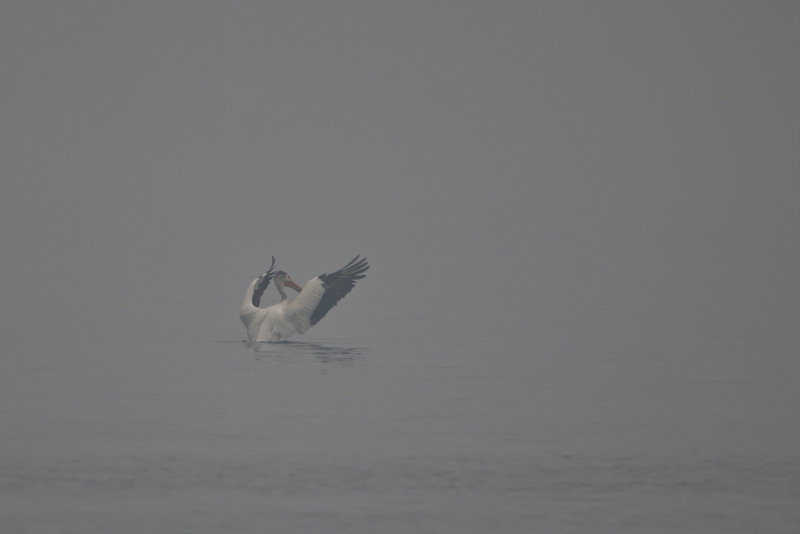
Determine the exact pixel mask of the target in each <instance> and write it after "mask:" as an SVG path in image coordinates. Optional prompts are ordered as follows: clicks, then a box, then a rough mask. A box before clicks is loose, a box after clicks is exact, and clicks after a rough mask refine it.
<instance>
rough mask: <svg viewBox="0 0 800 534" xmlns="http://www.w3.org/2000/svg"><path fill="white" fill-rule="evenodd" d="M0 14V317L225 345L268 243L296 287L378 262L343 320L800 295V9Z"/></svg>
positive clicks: (181, 6) (619, 6) (292, 7)
mask: <svg viewBox="0 0 800 534" xmlns="http://www.w3.org/2000/svg"><path fill="white" fill-rule="evenodd" d="M1 15H2V16H1V17H0V20H2V22H0V24H2V32H0V34H1V35H0V49H1V50H2V52H1V54H2V69H3V81H2V103H3V107H2V109H3V111H2V123H3V128H2V143H1V145H2V173H3V177H2V195H1V196H0V202H1V203H2V206H0V214H1V215H0V216H2V225H0V236H1V238H2V243H3V249H4V253H3V255H2V270H3V276H2V292H3V294H2V298H3V302H4V303H5V304H4V306H3V307H2V311H3V325H4V330H5V335H15V334H16V333H19V332H20V330H19V329H27V328H30V327H31V326H32V325H33V324H34V323H35V324H38V325H39V326H37V330H36V331H37V332H41V330H38V328H39V327H43V328H46V330H47V331H48V332H49V334H48V335H49V336H50V337H53V335H54V333H57V334H58V335H62V334H64V333H65V330H66V331H72V332H75V331H77V330H79V331H80V332H81V334H82V335H91V333H92V332H94V331H96V330H97V329H99V328H102V329H104V330H112V331H113V332H114V333H115V334H116V335H126V336H152V335H160V334H165V332H163V331H162V330H163V327H162V326H161V325H163V324H164V323H165V320H166V319H169V321H168V325H169V326H168V329H169V330H170V332H169V334H170V335H180V336H189V335H206V336H210V337H213V338H231V337H234V338H235V337H237V336H241V335H242V328H241V325H240V324H239V322H238V317H237V314H236V312H237V308H238V303H239V300H240V294H241V293H242V292H243V290H244V286H245V285H246V284H247V282H248V281H249V280H251V279H252V278H254V277H255V276H256V275H258V274H260V273H261V272H263V271H264V270H265V269H266V267H267V266H268V261H269V257H270V256H271V255H273V254H274V255H276V256H277V258H278V264H279V266H280V267H281V268H284V269H287V270H288V271H289V272H290V273H291V274H292V275H293V277H294V278H295V279H297V280H307V279H308V278H310V277H312V276H315V275H317V274H320V273H321V272H325V271H330V270H335V269H337V268H339V267H340V266H341V265H343V264H344V263H345V262H346V261H347V260H349V259H350V258H351V257H352V256H353V255H355V254H357V253H358V254H362V255H366V256H367V257H368V258H369V259H370V261H371V262H372V264H373V270H372V272H371V273H370V279H369V281H368V282H367V284H365V287H363V288H361V287H359V291H356V292H354V293H353V295H351V296H350V297H348V301H347V302H345V303H344V304H343V305H342V306H340V308H341V309H337V313H336V314H331V316H330V318H329V319H326V321H325V322H324V323H322V324H321V325H320V326H319V329H331V330H330V331H333V330H334V329H336V328H337V327H341V326H343V325H346V324H347V323H348V322H349V321H352V320H353V318H355V317H358V319H359V320H360V321H370V320H379V319H381V320H382V319H384V318H385V317H389V316H391V314H392V313H399V309H402V310H403V311H404V312H411V311H413V312H414V313H422V314H425V313H431V314H437V315H442V314H446V313H447V310H443V309H434V308H435V306H433V304H432V302H435V299H436V298H437V297H438V296H439V295H447V294H448V293H464V294H467V295H468V294H469V293H470V292H475V291H477V292H478V294H479V295H484V294H486V295H488V296H487V298H489V300H491V302H488V303H486V305H490V306H491V305H499V303H500V302H502V301H504V300H512V301H515V302H523V303H525V305H526V306H530V307H541V308H549V309H550V310H553V311H554V312H555V311H558V312H560V313H563V312H564V310H568V309H570V308H571V307H573V308H574V307H575V306H579V307H591V306H592V305H593V302H596V301H603V302H604V303H605V305H613V306H617V307H618V309H619V310H624V311H631V310H636V313H634V314H633V315H634V316H636V315H639V314H644V315H648V314H652V313H662V312H664V310H668V309H670V308H674V307H689V308H695V309H696V308H710V309H725V310H728V311H730V312H732V313H735V308H737V307H738V308H741V307H745V308H748V309H751V310H752V309H756V308H757V309H759V310H760V312H759V313H758V314H748V315H747V319H746V320H747V321H750V320H752V319H756V320H757V319H758V318H759V316H760V315H761V314H762V313H763V314H768V313H771V312H773V311H776V310H779V311H780V310H784V311H785V310H786V309H787V306H789V307H791V309H792V310H793V311H796V310H797V308H796V302H797V301H798V288H799V287H800V284H798V283H797V275H796V273H797V272H800V246H798V228H799V227H800V215H799V214H798V213H799V212H798V209H797V200H798V190H799V189H800V185H798V174H799V173H798V170H799V169H800V164H799V163H800V156H798V154H800V151H799V150H798V146H799V144H798V141H800V133H799V128H800V107H799V106H798V102H797V95H798V94H800V67H798V45H799V44H800V43H799V42H798V41H800V38H799V37H798V23H799V21H800V8H798V6H797V4H796V3H795V2H768V3H761V2H698V3H691V4H688V3H674V2H645V3H643V2H579V3H564V2H536V3H530V4H528V3H517V2H498V3H495V2H492V3H486V2H474V3H473V2H466V3H461V2H439V3H436V2H434V3H430V2H395V3H389V2H377V3H375V2H364V3H361V2H336V3H325V2H320V3H317V2H268V3H263V2H237V3H234V4H231V5H228V4H225V5H223V4H220V3H216V2H169V3H139V2H127V3H121V2H110V3H109V2H69V3H58V2H4V3H3V6H2V13H1ZM385 288H391V289H392V290H395V289H398V288H402V290H403V295H404V297H405V298H404V299H403V300H402V301H396V300H395V301H391V302H387V301H385V300H383V299H382V297H381V291H383V289H385ZM273 298H274V297H273ZM493 299H494V300H493ZM468 302H469V300H467V301H466V303H468ZM367 306H369V307H371V312H370V313H368V314H364V313H363V312H362V313H358V312H357V310H358V308H359V307H360V308H362V309H363V308H365V307H367ZM351 312H353V314H354V315H352V316H351V315H350V313H351ZM519 321H520V322H519V325H520V326H522V325H525V324H526V322H525V317H524V316H523V317H519ZM45 325H46V326H45ZM176 333H177V334H176ZM30 337H37V338H38V337H41V334H36V333H34V332H33V331H31V332H30Z"/></svg>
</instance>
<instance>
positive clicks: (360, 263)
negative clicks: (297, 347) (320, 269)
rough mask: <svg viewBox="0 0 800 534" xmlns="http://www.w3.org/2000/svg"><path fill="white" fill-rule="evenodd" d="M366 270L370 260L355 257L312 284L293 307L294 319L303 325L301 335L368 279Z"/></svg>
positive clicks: (309, 282) (309, 283) (312, 280)
mask: <svg viewBox="0 0 800 534" xmlns="http://www.w3.org/2000/svg"><path fill="white" fill-rule="evenodd" d="M367 269H369V263H367V258H361V257H360V256H356V257H355V258H353V259H352V260H350V262H349V263H348V264H347V265H345V266H344V267H342V268H341V269H339V270H338V271H334V272H332V273H330V274H328V273H324V274H321V275H319V276H317V277H316V278H312V279H311V280H309V281H308V283H306V285H305V286H303V290H302V291H301V292H300V294H299V295H297V298H296V299H294V301H293V302H292V304H291V308H292V314H293V316H294V318H295V319H296V320H298V321H299V322H301V323H303V325H302V326H303V328H302V329H301V331H305V330H307V329H308V328H310V327H311V326H313V325H315V324H317V323H318V322H319V321H320V319H322V318H323V317H325V315H326V314H327V313H328V312H329V311H330V309H331V308H333V307H334V306H336V304H338V302H339V301H340V300H342V298H343V297H344V296H345V295H347V294H348V293H350V291H351V290H352V289H353V286H355V285H356V282H357V281H358V280H361V279H362V278H364V277H365V276H366V275H365V274H364V273H365V272H367Z"/></svg>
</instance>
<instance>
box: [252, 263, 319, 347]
mask: <svg viewBox="0 0 800 534" xmlns="http://www.w3.org/2000/svg"><path fill="white" fill-rule="evenodd" d="M256 283H258V278H256V279H255V280H253V281H252V282H250V285H249V286H247V291H245V294H244V298H243V299H242V306H241V308H240V309H239V318H241V320H242V322H243V323H244V326H245V327H246V328H247V340H248V341H249V342H250V343H258V342H264V341H284V340H286V339H288V338H289V337H290V336H292V335H294V334H304V333H305V332H306V331H307V330H308V329H309V328H311V314H312V313H313V311H314V310H315V309H316V307H317V304H319V301H320V299H321V298H322V296H323V294H324V293H325V286H324V285H323V283H322V280H320V279H319V277H315V278H312V279H311V280H309V281H308V282H307V283H306V285H305V286H303V290H302V291H301V292H300V294H298V295H297V298H295V299H294V300H293V301H289V299H288V298H286V297H284V298H282V299H281V301H280V302H279V303H278V304H275V305H273V306H269V307H268V308H259V307H256V306H253V291H254V289H255V286H256Z"/></svg>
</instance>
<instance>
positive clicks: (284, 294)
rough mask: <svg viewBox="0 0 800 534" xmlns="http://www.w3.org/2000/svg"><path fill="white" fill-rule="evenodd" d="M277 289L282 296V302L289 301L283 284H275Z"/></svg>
mask: <svg viewBox="0 0 800 534" xmlns="http://www.w3.org/2000/svg"><path fill="white" fill-rule="evenodd" d="M275 289H277V290H278V293H280V294H281V302H283V301H284V300H287V299H288V298H289V297H287V296H286V290H285V289H283V284H281V283H279V282H275Z"/></svg>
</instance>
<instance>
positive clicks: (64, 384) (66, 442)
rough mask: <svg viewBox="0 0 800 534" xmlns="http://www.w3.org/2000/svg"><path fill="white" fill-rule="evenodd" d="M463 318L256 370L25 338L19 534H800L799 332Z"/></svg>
mask: <svg viewBox="0 0 800 534" xmlns="http://www.w3.org/2000/svg"><path fill="white" fill-rule="evenodd" d="M459 304H465V303H459V302H454V303H453V306H451V307H449V308H448V309H447V310H446V311H440V312H434V311H430V310H429V311H425V310H423V311H422V312H421V313H420V314H419V315H415V314H413V313H406V314H401V313H398V312H394V313H393V314H392V313H385V314H382V313H381V312H380V310H359V309H355V308H354V309H350V310H349V311H348V312H346V313H342V321H341V322H340V323H334V325H333V326H336V327H337V328H333V329H329V330H321V331H322V333H323V334H325V333H330V332H331V331H342V332H346V334H347V337H333V336H330V335H322V336H319V337H317V336H315V335H314V331H313V330H312V332H310V334H311V335H307V336H305V337H301V338H298V339H297V341H295V342H290V343H283V344H264V345H260V346H257V347H253V348H250V347H247V346H245V345H244V344H243V343H242V342H241V341H240V338H239V337H238V336H241V335H242V333H241V332H239V331H238V330H234V329H230V330H227V329H221V330H220V335H216V332H211V333H208V332H205V333H198V335H188V334H187V335H183V334H182V333H181V332H178V333H177V334H174V333H173V334H165V333H163V332H162V333H157V334H154V335H143V336H138V337H137V336H118V335H112V334H108V335H98V334H95V335H88V333H86V332H80V331H76V332H72V333H69V332H66V331H65V332H64V334H63V335H62V337H60V338H58V339H53V340H49V341H47V342H43V341H41V340H37V339H36V336H35V335H34V332H32V331H30V332H27V334H28V335H29V336H30V337H29V339H16V340H15V341H14V344H7V346H6V348H5V351H4V352H5V355H4V357H3V359H2V375H1V376H2V378H1V380H2V388H1V389H0V410H2V411H0V416H2V426H0V435H1V436H2V444H3V445H2V451H0V495H1V496H2V498H0V513H1V514H2V515H1V516H0V517H1V518H2V525H3V528H2V530H3V531H4V532H17V533H24V532H36V533H56V532H59V533H61V532H80V533H82V534H86V533H107V532H130V533H133V532H204V533H218V532H241V533H248V532H252V533H256V532H258V533H262V532H281V533H292V532H297V533H305V532H396V533H401V532H403V533H405V532H459V533H465V532H470V533H483V532H497V533H523V532H526V533H527V532H548V533H549V532H595V533H596V532H607V533H621V532H631V533H634V532H635V533H641V532H674V533H678V532H704V533H715V532H719V533H726V534H730V533H732V532H741V533H752V532H761V533H767V532H769V533H787V534H789V533H794V532H796V531H797V525H798V524H800V510H799V509H798V507H797V502H799V501H798V499H800V472H799V471H798V467H799V466H800V453H798V451H800V431H799V430H798V424H797V406H798V401H800V394H798V393H797V391H798V390H797V387H796V378H797V376H798V371H800V363H799V362H798V354H797V353H796V350H795V349H796V348H797V333H796V332H797V328H796V327H797V320H798V318H797V316H796V315H794V314H792V313H788V312H786V311H785V310H784V311H783V312H781V311H779V310H778V311H776V310H772V312H769V311H767V312H764V313H756V311H755V310H739V311H738V312H736V313H732V312H730V311H727V310H721V309H716V310H715V309H706V310H693V311H692V310H675V309H673V311H671V312H663V311H662V312H661V313H658V314H652V315H651V316H649V317H646V318H643V317H642V314H641V313H638V311H636V312H632V311H630V310H616V311H614V310H612V309H609V308H608V307H606V308H603V307H597V308H583V309H571V310H568V309H565V310H564V311H563V312H558V311H554V310H544V309H541V310H539V311H538V312H537V311H535V310H534V311H531V310H527V312H526V313H523V311H524V308H523V306H522V303H520V304H519V305H514V304H513V302H512V303H511V304H510V305H508V306H502V305H500V303H498V302H495V303H492V302H490V301H487V303H486V304H485V306H483V307H482V308H481V309H480V310H477V311H475V310H471V309H470V308H469V307H467V306H466V305H459ZM487 309H488V310H491V311H492V313H488V314H487V313H485V312H486V310H487ZM362 311H367V312H369V318H368V319H367V320H365V321H352V320H351V319H350V318H351V317H358V313H359V312H362ZM337 313H338V310H337ZM348 313H349V314H350V315H349V316H348V315H347V314H348ZM333 315H335V314H332V316H333ZM330 320H331V321H333V319H330ZM226 333H229V334H230V335H228V336H225V334H226Z"/></svg>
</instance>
